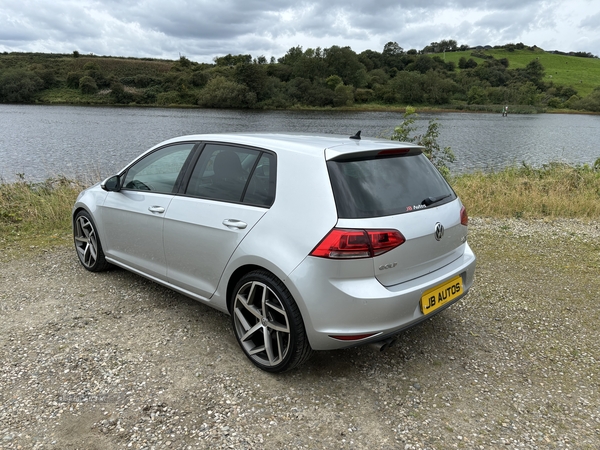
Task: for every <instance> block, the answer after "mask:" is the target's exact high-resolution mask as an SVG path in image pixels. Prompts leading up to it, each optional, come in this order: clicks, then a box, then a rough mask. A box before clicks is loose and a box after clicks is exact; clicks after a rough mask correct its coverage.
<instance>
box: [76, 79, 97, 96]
mask: <svg viewBox="0 0 600 450" xmlns="http://www.w3.org/2000/svg"><path fill="white" fill-rule="evenodd" d="M79 89H80V90H81V93H82V94H95V93H96V92H98V86H97V85H96V81H95V80H94V79H93V78H92V77H90V76H87V75H86V76H84V77H81V79H80V80H79Z"/></svg>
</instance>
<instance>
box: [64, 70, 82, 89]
mask: <svg viewBox="0 0 600 450" xmlns="http://www.w3.org/2000/svg"><path fill="white" fill-rule="evenodd" d="M81 77H83V73H82V72H69V73H68V74H67V87H68V88H71V89H79V80H81Z"/></svg>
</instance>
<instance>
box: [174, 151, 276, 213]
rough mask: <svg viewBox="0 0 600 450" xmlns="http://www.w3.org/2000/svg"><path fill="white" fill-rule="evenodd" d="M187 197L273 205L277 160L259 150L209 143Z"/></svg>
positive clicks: (193, 176)
mask: <svg viewBox="0 0 600 450" xmlns="http://www.w3.org/2000/svg"><path fill="white" fill-rule="evenodd" d="M186 195H191V196H195V197H202V198H208V199H211V200H221V201H230V202H243V203H247V204H251V205H257V206H270V205H271V204H272V203H273V199H274V196H275V157H274V156H273V155H271V154H270V153H266V152H261V151H260V150H256V149H249V148H243V147H236V146H231V145H222V144H207V145H206V146H205V147H204V149H203V150H202V154H201V155H200V158H199V159H198V163H197V164H196V167H195V168H194V171H193V172H192V175H191V178H190V181H189V183H188V187H187V190H186Z"/></svg>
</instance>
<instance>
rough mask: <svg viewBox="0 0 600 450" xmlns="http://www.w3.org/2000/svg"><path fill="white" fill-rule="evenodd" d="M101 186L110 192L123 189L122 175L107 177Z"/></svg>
mask: <svg viewBox="0 0 600 450" xmlns="http://www.w3.org/2000/svg"><path fill="white" fill-rule="evenodd" d="M100 187H101V188H102V189H104V190H105V191H108V192H119V191H120V190H121V176H120V175H115V176H112V177H110V178H107V179H106V180H104V181H103V182H102V184H101V185H100Z"/></svg>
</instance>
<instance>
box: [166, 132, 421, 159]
mask: <svg viewBox="0 0 600 450" xmlns="http://www.w3.org/2000/svg"><path fill="white" fill-rule="evenodd" d="M186 141H187V142H189V141H205V142H220V143H229V144H238V145H248V146H252V147H259V148H264V149H267V150H273V151H281V150H283V151H288V152H297V153H303V154H309V155H315V154H320V155H322V154H323V153H322V152H323V151H326V155H327V159H332V158H335V157H337V156H339V155H347V154H352V153H363V152H365V153H370V152H373V151H375V150H394V149H399V148H402V149H411V150H420V149H422V148H423V147H421V146H419V145H416V144H412V143H407V142H398V141H392V140H387V139H377V138H368V137H363V138H361V139H351V138H350V137H349V136H343V135H334V134H303V133H222V134H221V133H215V134H193V135H187V136H180V137H177V138H173V139H169V140H168V141H164V142H161V143H160V144H159V145H157V146H156V147H160V146H163V145H168V144H173V143H176V142H186Z"/></svg>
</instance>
